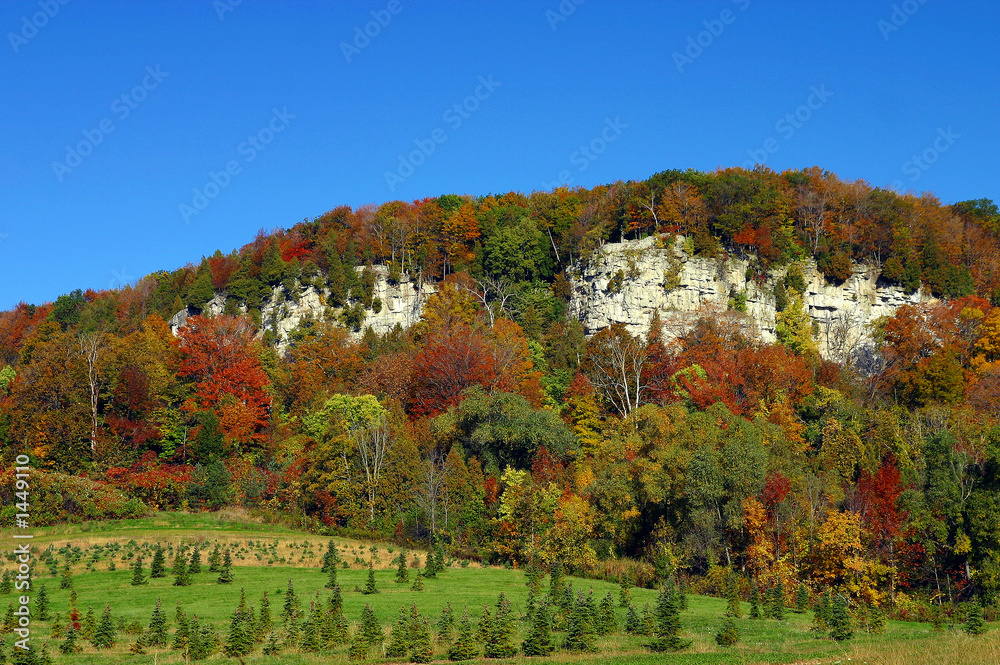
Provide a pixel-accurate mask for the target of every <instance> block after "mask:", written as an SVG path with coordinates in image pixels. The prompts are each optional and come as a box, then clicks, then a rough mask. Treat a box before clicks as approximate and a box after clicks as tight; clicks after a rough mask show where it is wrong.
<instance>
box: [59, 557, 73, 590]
mask: <svg viewBox="0 0 1000 665" xmlns="http://www.w3.org/2000/svg"><path fill="white" fill-rule="evenodd" d="M59 588H60V589H72V588H73V573H72V571H70V569H69V561H67V562H66V565H65V566H63V571H62V577H61V578H59Z"/></svg>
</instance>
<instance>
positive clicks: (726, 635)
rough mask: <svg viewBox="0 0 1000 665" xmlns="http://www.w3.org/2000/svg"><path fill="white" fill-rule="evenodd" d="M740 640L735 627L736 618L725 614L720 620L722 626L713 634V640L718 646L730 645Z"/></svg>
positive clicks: (738, 632)
mask: <svg viewBox="0 0 1000 665" xmlns="http://www.w3.org/2000/svg"><path fill="white" fill-rule="evenodd" d="M739 641H740V631H739V630H738V629H737V628H736V619H734V618H733V617H732V616H730V615H729V614H726V616H725V618H723V620H722V627H721V628H720V629H719V632H718V633H716V634H715V642H716V644H718V645H719V646H723V647H731V646H733V645H734V644H736V643H737V642H739Z"/></svg>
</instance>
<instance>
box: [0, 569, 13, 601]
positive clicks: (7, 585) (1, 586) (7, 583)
mask: <svg viewBox="0 0 1000 665" xmlns="http://www.w3.org/2000/svg"><path fill="white" fill-rule="evenodd" d="M13 590H14V578H13V577H12V576H11V574H10V571H9V570H5V571H3V579H2V580H0V593H2V594H4V595H7V594H8V593H10V592H11V591H13Z"/></svg>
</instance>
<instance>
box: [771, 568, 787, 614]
mask: <svg viewBox="0 0 1000 665" xmlns="http://www.w3.org/2000/svg"><path fill="white" fill-rule="evenodd" d="M770 600H771V602H770V603H769V608H768V614H769V615H770V616H769V618H771V619H776V620H778V621H783V620H784V619H785V583H784V582H783V581H782V580H781V579H780V578H779V579H778V580H777V581H775V583H774V586H773V587H772V588H771V599H770Z"/></svg>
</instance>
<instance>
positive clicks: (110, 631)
mask: <svg viewBox="0 0 1000 665" xmlns="http://www.w3.org/2000/svg"><path fill="white" fill-rule="evenodd" d="M116 637H117V635H116V634H115V624H114V621H113V620H112V619H111V606H110V605H105V606H104V612H102V613H101V622H100V623H99V624H97V630H96V631H94V637H93V639H92V640H91V642H93V644H94V647H96V648H98V649H110V648H111V647H113V646H114V644H115V638H116Z"/></svg>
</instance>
